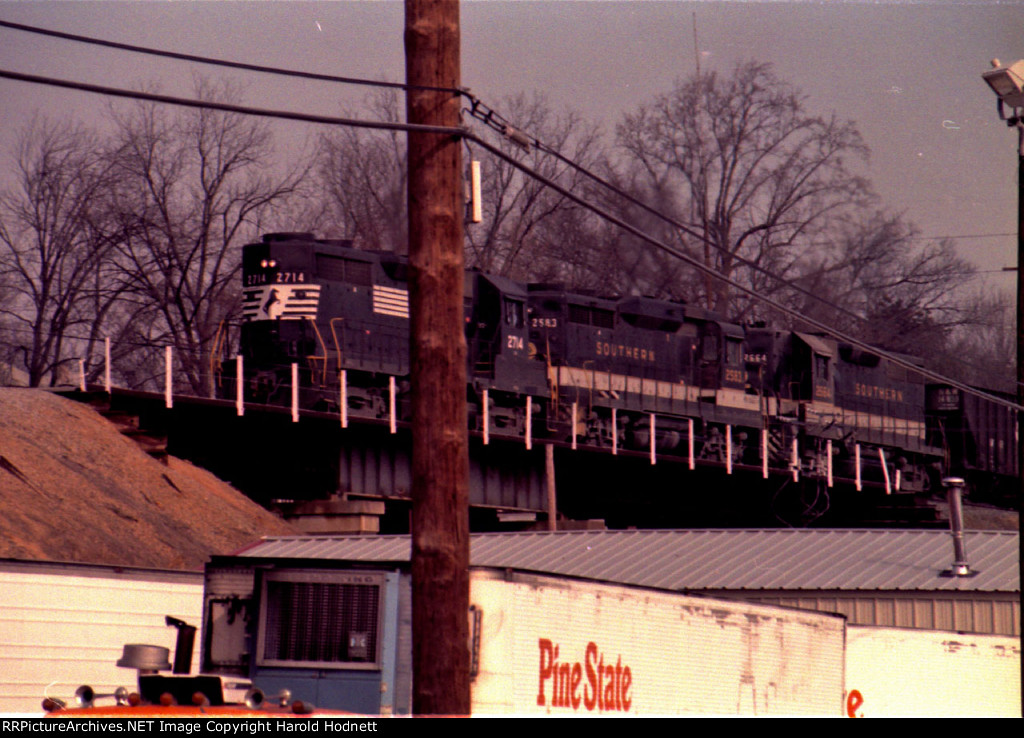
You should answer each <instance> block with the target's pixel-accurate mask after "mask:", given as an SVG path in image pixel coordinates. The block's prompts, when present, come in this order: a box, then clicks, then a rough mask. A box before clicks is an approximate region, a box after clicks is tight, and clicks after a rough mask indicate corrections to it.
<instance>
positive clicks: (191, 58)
mask: <svg viewBox="0 0 1024 738" xmlns="http://www.w3.org/2000/svg"><path fill="white" fill-rule="evenodd" d="M0 27H3V28H11V29H13V30H16V31H24V32H26V33H36V34H40V35H43V36H52V37H54V38H61V39H65V40H67V41H76V42H78V43H83V44H90V45H93V46H106V47H108V48H111V49H120V50H121V51H131V52H133V53H136V54H147V55H149V56H162V57H165V58H168V59H178V60H179V61H188V62H195V63H197V64H209V65H212V66H220V67H229V68H231V69H244V70H246V71H249V72H260V73H263V74H278V75H282V76H287V77H300V78H302V79H313V80H319V81H322V82H339V83H342V84H349V85H364V86H367V87H389V88H392V89H400V90H413V89H415V90H433V91H435V92H451V93H453V94H455V95H461V94H464V91H463V90H457V89H454V88H450V87H429V86H427V87H424V86H417V85H407V84H403V83H401V82H381V81H379V80H371V79H360V78H357V77H339V76H337V75H333V74H316V73H314V72H302V71H299V70H295V69H282V68H279V67H266V66H262V65H259V64H246V63H243V62H233V61H229V60H226V59H214V58H211V57H207V56H197V55H195V54H182V53H179V52H176V51H165V50H163V49H153V48H150V47H146V46H135V45H134V44H123V43H118V42H116V41H107V40H105V39H99V38H93V37H90V36H79V35H77V34H74V33H64V32H62V31H52V30H50V29H47V28H39V27H37V26H27V25H24V24H22V23H11V22H10V21H5V20H0Z"/></svg>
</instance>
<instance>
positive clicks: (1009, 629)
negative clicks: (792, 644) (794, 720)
mask: <svg viewBox="0 0 1024 738" xmlns="http://www.w3.org/2000/svg"><path fill="white" fill-rule="evenodd" d="M709 594H716V595H721V596H729V597H742V598H743V599H746V600H750V601H755V602H764V603H766V604H772V605H785V606H787V607H799V608H801V609H803V610H819V611H822V612H836V613H839V614H841V615H845V616H846V618H847V621H848V622H849V623H850V624H851V625H880V626H893V627H898V628H919V629H923V630H948V631H954V632H957V631H958V632H963V633H980V634H990V635H1005V636H1016V637H1018V638H1019V637H1020V602H1019V600H1018V601H1014V600H1009V599H1008V598H1007V597H1006V596H998V597H995V596H993V597H985V596H984V594H982V593H976V592H972V593H964V594H961V595H958V596H956V597H950V596H949V594H950V593H945V592H944V593H935V594H930V593H915V594H911V593H907V592H900V593H891V592H890V593H878V594H868V593H865V594H861V595H858V596H850V594H849V593H844V595H843V596H835V595H829V594H821V595H813V594H807V595H803V596H799V597H798V596H794V595H792V594H791V593H787V594H782V593H780V594H771V595H763V594H759V593H756V592H744V593H737V592H728V593H726V592H709Z"/></svg>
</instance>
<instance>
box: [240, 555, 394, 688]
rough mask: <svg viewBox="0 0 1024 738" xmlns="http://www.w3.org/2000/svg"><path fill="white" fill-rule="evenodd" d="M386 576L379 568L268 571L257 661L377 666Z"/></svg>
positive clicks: (334, 665) (292, 664) (317, 665)
mask: <svg viewBox="0 0 1024 738" xmlns="http://www.w3.org/2000/svg"><path fill="white" fill-rule="evenodd" d="M383 581H384V580H383V576H382V575H379V574H374V573H366V574H364V573H354V572H352V573H348V572H337V573H336V572H330V573H316V572H281V571H275V572H268V573H267V574H266V575H265V577H264V579H263V587H262V590H263V597H262V606H261V607H260V631H259V649H258V663H260V664H262V665H271V666H312V667H316V668H332V667H336V668H376V667H378V665H379V660H380V657H379V635H380V616H381V611H382V607H381V597H382V594H383V586H382V585H383Z"/></svg>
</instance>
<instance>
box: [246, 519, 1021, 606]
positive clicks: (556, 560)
mask: <svg viewBox="0 0 1024 738" xmlns="http://www.w3.org/2000/svg"><path fill="white" fill-rule="evenodd" d="M964 540H965V545H966V548H967V559H968V562H969V563H970V566H971V569H972V570H973V571H975V572H977V574H976V575H975V576H971V577H965V578H952V577H944V576H942V572H943V571H947V570H948V569H949V568H950V564H951V563H952V561H953V543H952V538H951V536H950V534H949V533H948V532H946V531H936V530H862V529H858V530H818V529H780V530H747V529H739V530H643V531H639V530H628V531H560V532H553V533H545V532H531V533H481V534H477V535H473V536H472V537H471V553H470V560H471V562H472V564H473V565H474V566H488V567H500V568H510V569H521V570H527V571H536V572H544V573H551V574H557V575H564V576H573V577H582V578H586V579H596V580H601V581H606V582H615V583H621V584H633V585H638V586H644V587H656V588H659V589H669V590H819V591H820V590H847V591H849V590H860V591H863V590H916V591H931V590H944V591H965V592H986V591H987V592H1019V591H1020V579H1019V573H1018V572H1019V566H1018V548H1019V535H1018V534H1017V533H1016V532H1005V531H966V532H965V533H964ZM410 546H411V540H410V538H409V536H287V537H278V538H266V539H263V540H262V541H261V542H259V543H257V544H255V545H253V546H252V547H250V548H248V549H245V550H244V551H241V552H239V554H238V555H239V556H243V557H256V558H264V559H318V560H332V561H360V562H392V563H398V562H406V561H408V560H409V556H410Z"/></svg>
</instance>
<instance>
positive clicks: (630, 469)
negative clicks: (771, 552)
mask: <svg viewBox="0 0 1024 738" xmlns="http://www.w3.org/2000/svg"><path fill="white" fill-rule="evenodd" d="M60 393H61V394H63V395H65V396H67V397H70V398H72V399H76V400H79V401H82V402H88V403H90V404H92V405H93V406H95V407H96V408H97V409H98V410H99V411H100V412H101V413H103V414H104V415H106V416H107V417H108V418H109V419H110V420H111V421H112V422H114V423H116V424H117V425H118V426H120V428H121V430H122V432H123V433H125V434H126V435H128V436H130V437H132V438H134V439H135V440H136V441H137V442H138V443H139V445H140V446H141V447H142V448H144V449H145V450H146V451H147V452H149V453H150V454H151V455H153V456H155V457H157V458H160V457H161V456H166V454H172V455H174V456H177V457H180V458H183V459H187V460H189V461H191V462H192V463H194V464H196V465H198V466H201V467H203V468H205V469H207V470H209V471H211V472H212V473H214V474H216V475H217V476H218V477H220V478H221V479H223V480H225V481H227V482H229V483H231V484H232V485H233V486H235V487H236V488H237V489H239V490H241V491H242V492H244V493H245V494H246V495H248V496H249V497H250V498H252V499H253V500H255V501H256V502H258V503H260V504H261V505H263V506H265V507H268V508H271V509H276V510H278V511H280V512H282V514H284V515H285V516H286V517H289V518H290V519H292V520H293V521H295V522H297V523H298V524H299V526H300V527H301V528H304V529H305V530H308V531H309V532H329V531H333V532H378V531H379V532H386V533H402V532H407V531H408V529H409V512H410V507H411V498H410V486H411V471H410V463H409V455H410V447H411V438H410V429H409V427H408V425H407V424H404V423H390V422H389V421H388V420H372V419H365V418H350V419H348V421H347V427H342V423H341V422H340V420H339V417H338V415H337V414H336V413H322V412H315V411H310V410H301V411H299V410H297V409H294V410H293V409H292V408H288V407H279V406H271V405H257V404H250V403H247V404H245V405H244V407H243V406H241V405H239V404H237V403H236V402H233V401H230V400H219V399H206V398H198V397H187V396H175V397H173V399H172V398H171V397H170V396H169V395H165V394H163V393H154V392H143V391H137V390H129V389H122V388H117V387H110V388H109V389H106V388H102V387H95V388H93V387H89V388H87V389H85V390H80V389H79V390H66V391H61V392H60ZM549 445H550V449H548V448H546V446H549ZM549 463H550V464H551V465H552V466H553V468H554V482H555V483H554V485H553V489H551V488H549V485H548V483H547V469H548V465H549ZM470 506H471V509H470V525H471V529H472V530H474V531H486V530H510V529H511V530H515V529H522V528H528V527H531V526H544V527H546V524H547V521H548V519H549V517H550V516H551V515H552V514H554V515H555V517H556V519H557V523H558V527H560V528H568V527H605V526H607V527H612V528H623V527H633V526H635V527H640V528H672V527H745V526H750V527H764V526H778V525H797V526H804V525H825V526H833V527H834V526H850V525H871V526H875V525H877V526H899V527H907V526H913V527H935V526H938V525H942V523H941V522H939V521H938V519H937V516H936V513H935V510H934V508H932V507H931V506H930V505H929V504H928V501H927V500H926V499H924V498H921V497H920V496H914V495H906V494H903V495H885V494H884V491H881V490H875V489H870V488H866V489H864V490H862V491H860V492H857V491H855V490H853V489H852V488H848V487H844V486H843V485H841V484H837V486H835V487H828V486H827V485H826V483H825V480H824V479H812V478H805V479H801V480H798V481H794V480H793V479H792V477H791V476H790V475H789V474H788V473H779V472H778V471H777V470H776V471H774V472H773V473H772V474H771V475H770V476H769V478H768V479H764V478H762V473H761V469H760V468H756V469H754V468H746V467H743V466H738V465H732V468H731V469H729V470H728V471H727V470H726V469H725V468H723V466H722V465H721V464H719V463H715V462H712V461H707V460H697V461H696V463H688V460H687V459H686V458H684V457H672V456H659V457H657V458H654V457H653V456H651V455H649V454H647V453H643V452H637V451H628V450H618V451H617V453H616V454H615V455H613V454H612V453H611V452H610V451H609V450H607V449H605V450H595V449H588V448H585V447H583V446H581V447H579V448H575V449H574V448H572V447H571V446H570V445H568V444H562V443H554V444H548V442H547V441H538V440H535V441H533V443H532V444H530V447H527V444H526V443H524V441H523V440H521V439H520V440H510V439H501V438H493V437H492V438H490V439H484V438H482V437H481V436H480V435H479V434H473V433H471V434H470Z"/></svg>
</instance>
